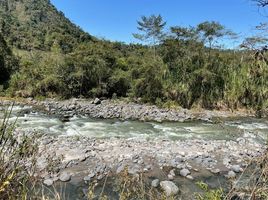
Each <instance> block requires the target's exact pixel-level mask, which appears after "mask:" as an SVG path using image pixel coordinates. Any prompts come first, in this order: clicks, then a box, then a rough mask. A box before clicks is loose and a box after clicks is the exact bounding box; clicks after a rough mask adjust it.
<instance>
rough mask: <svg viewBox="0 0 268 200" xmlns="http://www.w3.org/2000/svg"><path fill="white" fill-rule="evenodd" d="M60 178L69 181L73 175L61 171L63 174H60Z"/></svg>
mask: <svg viewBox="0 0 268 200" xmlns="http://www.w3.org/2000/svg"><path fill="white" fill-rule="evenodd" d="M60 180H61V181H62V182H68V181H70V180H71V175H70V174H69V173H67V172H63V173H61V175H60Z"/></svg>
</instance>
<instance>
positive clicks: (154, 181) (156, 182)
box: [151, 179, 160, 188]
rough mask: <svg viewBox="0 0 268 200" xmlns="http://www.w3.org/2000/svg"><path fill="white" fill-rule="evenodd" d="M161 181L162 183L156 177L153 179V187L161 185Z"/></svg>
mask: <svg viewBox="0 0 268 200" xmlns="http://www.w3.org/2000/svg"><path fill="white" fill-rule="evenodd" d="M159 183H160V181H159V179H155V180H153V181H152V184H151V185H152V187H154V188H157V187H158V186H159Z"/></svg>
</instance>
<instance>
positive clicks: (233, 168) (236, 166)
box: [231, 165, 243, 173]
mask: <svg viewBox="0 0 268 200" xmlns="http://www.w3.org/2000/svg"><path fill="white" fill-rule="evenodd" d="M231 170H232V171H234V172H235V173H239V172H242V171H243V169H242V168H241V167H240V165H233V166H232V167H231Z"/></svg>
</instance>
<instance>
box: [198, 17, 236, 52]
mask: <svg viewBox="0 0 268 200" xmlns="http://www.w3.org/2000/svg"><path fill="white" fill-rule="evenodd" d="M197 31H198V32H199V34H200V38H201V39H202V40H203V42H204V43H205V44H206V43H207V44H208V46H209V48H210V49H211V48H212V47H213V45H214V42H215V40H216V39H218V38H222V37H224V36H228V35H233V33H232V32H231V31H228V30H227V29H226V28H225V27H224V26H223V25H221V24H220V23H218V22H215V21H212V22H209V21H205V22H203V23H201V24H199V25H198V26H197Z"/></svg>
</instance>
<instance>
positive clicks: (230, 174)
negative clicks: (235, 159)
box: [226, 171, 236, 179]
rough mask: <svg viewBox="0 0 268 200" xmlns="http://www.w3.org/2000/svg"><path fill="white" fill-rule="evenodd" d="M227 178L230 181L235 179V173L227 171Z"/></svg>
mask: <svg viewBox="0 0 268 200" xmlns="http://www.w3.org/2000/svg"><path fill="white" fill-rule="evenodd" d="M226 177H227V178H229V179H232V178H235V177H236V173H235V172H234V171H229V172H228V174H227V175H226Z"/></svg>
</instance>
